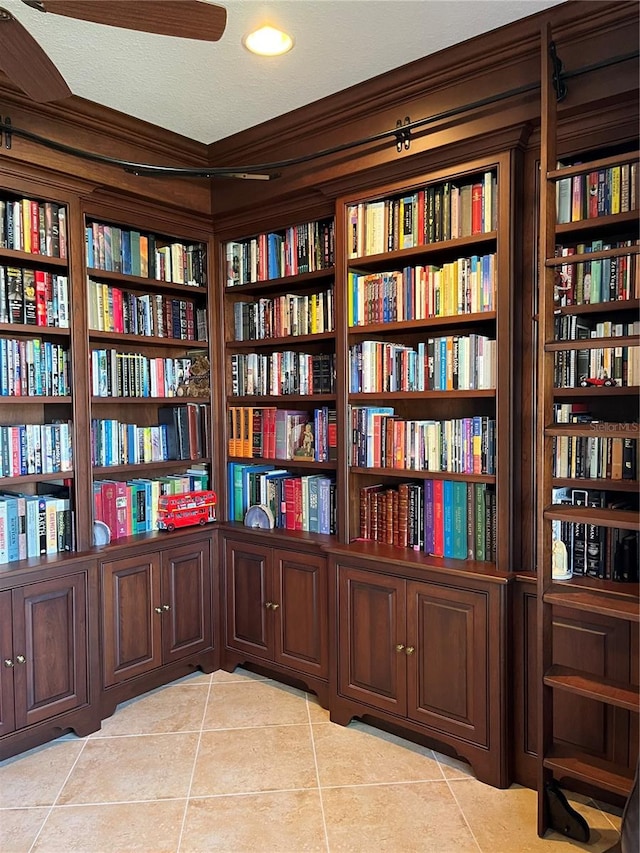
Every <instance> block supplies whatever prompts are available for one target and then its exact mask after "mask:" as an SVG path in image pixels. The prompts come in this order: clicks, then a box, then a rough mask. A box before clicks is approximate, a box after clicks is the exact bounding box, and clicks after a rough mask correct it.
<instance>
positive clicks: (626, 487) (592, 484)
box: [551, 477, 639, 492]
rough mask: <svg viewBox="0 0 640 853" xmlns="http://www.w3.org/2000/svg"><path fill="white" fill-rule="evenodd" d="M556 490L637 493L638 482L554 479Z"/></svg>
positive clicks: (583, 478)
mask: <svg viewBox="0 0 640 853" xmlns="http://www.w3.org/2000/svg"><path fill="white" fill-rule="evenodd" d="M551 483H552V486H553V488H554V489H559V488H565V487H567V486H568V487H570V488H573V489H607V491H616V492H637V491H638V485H639V483H638V480H611V479H606V480H605V479H602V478H600V479H587V478H585V477H581V478H577V477H554V478H553V480H552V481H551Z"/></svg>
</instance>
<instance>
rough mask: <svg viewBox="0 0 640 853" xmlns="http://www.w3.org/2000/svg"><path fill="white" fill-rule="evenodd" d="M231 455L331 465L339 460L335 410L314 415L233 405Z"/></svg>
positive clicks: (324, 409)
mask: <svg viewBox="0 0 640 853" xmlns="http://www.w3.org/2000/svg"><path fill="white" fill-rule="evenodd" d="M227 416H228V423H229V427H228V452H229V456H244V457H248V458H251V457H260V458H266V459H299V460H300V461H304V460H311V461H314V462H329V461H334V460H336V459H337V458H338V426H337V413H336V410H335V409H329V408H328V407H327V406H322V407H321V408H318V409H314V410H313V412H309V411H303V410H300V409H278V408H276V407H275V406H265V407H262V408H255V407H253V406H230V407H229V408H228V409H227Z"/></svg>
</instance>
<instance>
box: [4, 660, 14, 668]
mask: <svg viewBox="0 0 640 853" xmlns="http://www.w3.org/2000/svg"><path fill="white" fill-rule="evenodd" d="M4 665H5V666H6V667H7V668H11V667H12V666H13V661H12V660H11V658H5V659H4Z"/></svg>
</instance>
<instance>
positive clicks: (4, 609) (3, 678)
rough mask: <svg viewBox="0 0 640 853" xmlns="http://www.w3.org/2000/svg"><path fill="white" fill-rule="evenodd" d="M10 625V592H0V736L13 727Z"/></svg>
mask: <svg viewBox="0 0 640 853" xmlns="http://www.w3.org/2000/svg"><path fill="white" fill-rule="evenodd" d="M12 625H13V620H12V618H11V593H10V592H0V736H2V735H6V734H8V733H9V732H12V731H13V730H14V728H15V715H14V710H13V670H14V667H15V659H14V657H13V633H12Z"/></svg>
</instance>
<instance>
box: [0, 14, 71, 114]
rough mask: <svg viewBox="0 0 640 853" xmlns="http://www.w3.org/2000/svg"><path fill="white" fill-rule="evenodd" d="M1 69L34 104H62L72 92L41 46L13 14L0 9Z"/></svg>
mask: <svg viewBox="0 0 640 853" xmlns="http://www.w3.org/2000/svg"><path fill="white" fill-rule="evenodd" d="M0 69H2V71H4V73H5V74H6V75H7V77H8V78H9V79H10V80H11V81H12V82H13V83H15V84H16V86H19V87H20V89H22V91H23V92H24V93H25V94H26V95H28V96H29V97H30V98H31V100H33V101H37V102H38V103H42V104H44V103H46V102H48V101H61V100H63V99H64V98H68V97H69V96H70V95H71V94H72V92H71V89H70V88H69V87H68V86H67V84H66V83H65V81H64V78H63V77H62V75H61V74H60V72H59V71H58V69H57V68H56V67H55V65H54V64H53V62H52V61H51V60H50V59H49V57H48V56H47V54H46V53H45V52H44V50H43V49H42V48H41V47H40V45H39V44H38V42H37V41H36V40H35V39H34V38H33V36H31V35H29V33H28V32H27V30H26V29H25V28H24V27H23V26H22V24H21V23H20V22H19V21H17V20H16V19H15V18H14V17H13V15H12V14H11V13H10V12H7V11H6V10H5V9H2V8H0Z"/></svg>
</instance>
